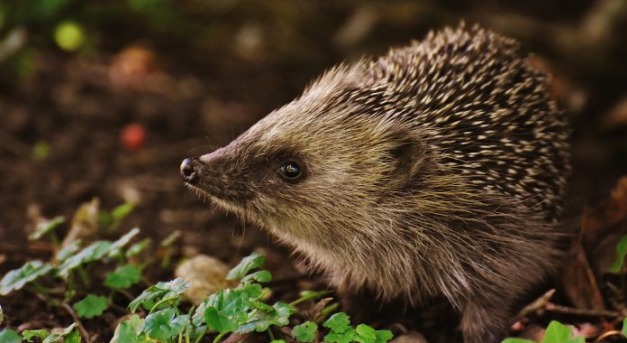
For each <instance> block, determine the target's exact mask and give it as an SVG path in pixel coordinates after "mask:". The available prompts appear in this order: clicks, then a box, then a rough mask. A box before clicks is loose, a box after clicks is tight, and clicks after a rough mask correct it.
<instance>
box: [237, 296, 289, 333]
mask: <svg viewBox="0 0 627 343" xmlns="http://www.w3.org/2000/svg"><path fill="white" fill-rule="evenodd" d="M262 305H265V306H262ZM254 306H255V309H254V310H253V311H251V313H250V315H249V318H248V320H247V321H246V323H245V324H243V325H241V326H240V327H239V328H238V329H237V330H236V331H235V332H237V333H248V332H252V331H253V330H254V331H257V332H263V331H266V330H268V328H269V327H270V326H272V325H274V326H278V327H282V326H286V325H288V324H289V317H290V316H291V315H292V313H294V309H293V308H292V307H291V306H290V305H289V304H286V303H284V302H277V303H276V304H274V305H273V306H269V305H266V304H263V303H260V302H255V303H254Z"/></svg>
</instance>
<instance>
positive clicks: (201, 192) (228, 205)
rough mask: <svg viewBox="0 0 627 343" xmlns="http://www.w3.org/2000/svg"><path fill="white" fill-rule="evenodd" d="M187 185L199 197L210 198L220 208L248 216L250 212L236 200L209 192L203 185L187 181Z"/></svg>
mask: <svg viewBox="0 0 627 343" xmlns="http://www.w3.org/2000/svg"><path fill="white" fill-rule="evenodd" d="M185 186H186V187H187V188H188V189H190V190H191V191H192V192H194V193H195V194H196V195H197V196H198V197H199V198H201V199H204V200H209V201H210V202H211V203H212V204H214V205H216V206H217V207H219V208H222V209H223V210H225V211H227V212H229V213H233V214H236V215H241V216H245V217H248V213H247V212H246V211H245V210H244V208H242V206H241V205H239V204H237V203H235V202H232V201H229V200H225V199H222V198H219V197H217V196H215V195H214V194H211V193H209V192H207V190H205V189H203V188H202V187H199V186H197V185H193V184H191V183H189V182H185Z"/></svg>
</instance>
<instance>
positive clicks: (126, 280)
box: [105, 264, 141, 289]
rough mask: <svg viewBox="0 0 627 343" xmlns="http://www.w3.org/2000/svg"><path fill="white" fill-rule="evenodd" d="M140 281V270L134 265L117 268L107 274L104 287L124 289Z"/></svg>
mask: <svg viewBox="0 0 627 343" xmlns="http://www.w3.org/2000/svg"><path fill="white" fill-rule="evenodd" d="M140 280H141V270H140V269H139V267H137V266H136V265H134V264H127V265H124V266H120V267H118V268H117V269H116V270H115V271H114V272H111V273H107V277H106V279H105V286H107V287H109V288H113V289H125V288H129V287H131V286H132V285H134V284H136V283H138V282H139V281H140Z"/></svg>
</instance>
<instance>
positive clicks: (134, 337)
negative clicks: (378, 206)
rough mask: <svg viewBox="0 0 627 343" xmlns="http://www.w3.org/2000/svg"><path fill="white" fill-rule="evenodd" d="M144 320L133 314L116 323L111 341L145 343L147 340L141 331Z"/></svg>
mask: <svg viewBox="0 0 627 343" xmlns="http://www.w3.org/2000/svg"><path fill="white" fill-rule="evenodd" d="M143 328H144V320H143V319H142V318H140V317H139V316H138V315H136V314H134V315H132V316H131V317H130V318H129V319H127V320H125V321H123V322H121V323H120V324H118V327H117V328H116V329H115V333H114V334H113V339H112V340H111V342H117V343H145V342H148V340H147V339H146V334H144V333H143V332H142V331H143Z"/></svg>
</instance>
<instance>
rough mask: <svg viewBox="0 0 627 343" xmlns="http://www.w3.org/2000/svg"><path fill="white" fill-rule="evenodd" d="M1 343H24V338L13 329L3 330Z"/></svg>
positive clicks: (0, 336)
mask: <svg viewBox="0 0 627 343" xmlns="http://www.w3.org/2000/svg"><path fill="white" fill-rule="evenodd" d="M0 342H2V343H20V342H22V337H20V335H19V334H18V333H17V332H16V331H15V330H11V329H3V330H2V331H0Z"/></svg>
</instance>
